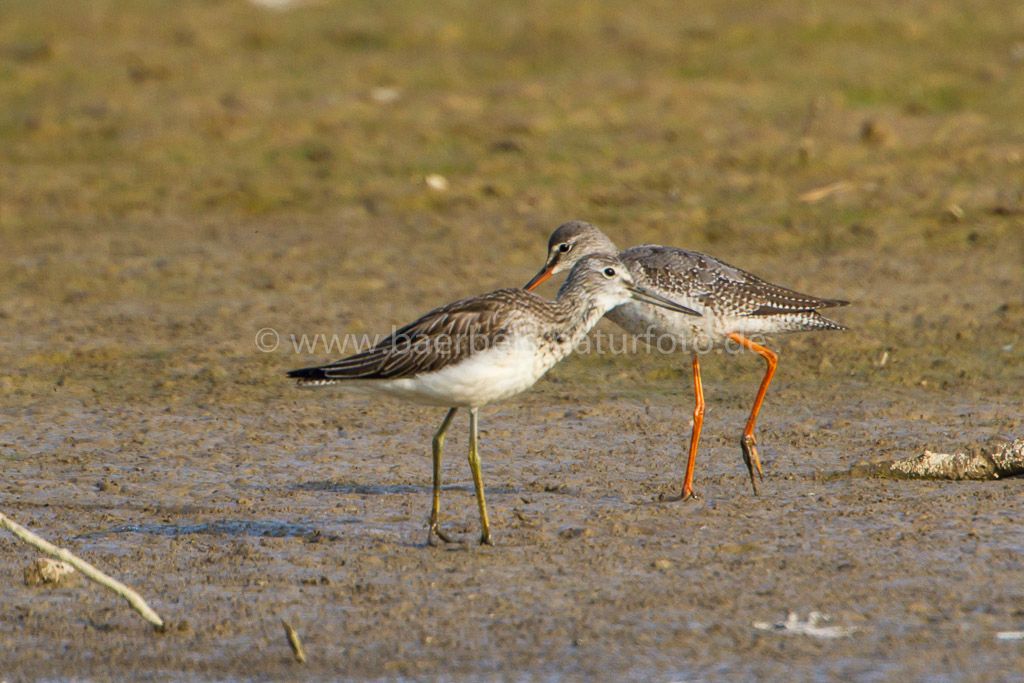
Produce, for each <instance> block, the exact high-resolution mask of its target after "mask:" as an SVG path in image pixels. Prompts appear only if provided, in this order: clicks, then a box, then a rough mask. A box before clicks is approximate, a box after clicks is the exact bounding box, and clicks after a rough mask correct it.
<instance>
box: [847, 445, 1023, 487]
mask: <svg viewBox="0 0 1024 683" xmlns="http://www.w3.org/2000/svg"><path fill="white" fill-rule="evenodd" d="M850 474H851V475H852V476H855V477H882V478H885V479H945V480H952V481H958V480H973V481H985V480H990V479H1002V478H1003V477H1013V476H1018V475H1024V439H1016V440H1015V441H1012V442H1009V443H1003V444H1000V445H999V446H998V447H996V448H993V449H989V450H982V449H974V450H971V451H957V452H956V453H932V452H931V451H925V452H924V453H922V454H921V455H917V456H914V457H911V458H903V459H901V460H888V461H885V462H869V463H860V464H857V465H854V466H853V467H852V468H851V469H850Z"/></svg>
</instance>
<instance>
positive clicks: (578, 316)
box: [555, 282, 608, 344]
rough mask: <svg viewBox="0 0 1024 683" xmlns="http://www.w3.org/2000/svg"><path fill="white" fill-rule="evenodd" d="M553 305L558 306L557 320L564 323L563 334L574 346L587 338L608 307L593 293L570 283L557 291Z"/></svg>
mask: <svg viewBox="0 0 1024 683" xmlns="http://www.w3.org/2000/svg"><path fill="white" fill-rule="evenodd" d="M555 305H556V306H558V312H559V318H560V319H561V320H563V321H564V323H563V330H564V332H563V333H564V334H565V336H566V337H568V338H569V339H571V340H572V342H573V343H574V344H575V343H576V342H577V341H579V340H581V339H582V338H583V337H585V336H587V333H588V332H590V330H591V328H593V327H594V325H596V324H597V321H599V320H600V319H601V317H602V316H603V315H604V314H605V313H607V312H608V307H607V306H606V305H603V304H602V303H601V302H600V301H599V300H598V299H597V297H595V296H594V293H593V292H590V291H588V289H587V288H586V287H584V286H580V285H579V284H578V283H571V282H569V283H566V284H565V285H564V286H563V287H562V289H560V290H559V292H558V298H557V299H556V300H555Z"/></svg>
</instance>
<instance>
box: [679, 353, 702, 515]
mask: <svg viewBox="0 0 1024 683" xmlns="http://www.w3.org/2000/svg"><path fill="white" fill-rule="evenodd" d="M693 401H694V403H693V431H692V432H690V457H689V459H688V460H687V461H686V476H685V477H683V500H686V499H687V498H695V497H696V496H695V495H694V493H693V468H694V465H695V464H696V463H697V444H699V443H700V430H701V427H703V426H704V386H703V384H701V380H700V361H699V360H697V354H696V353H695V354H693Z"/></svg>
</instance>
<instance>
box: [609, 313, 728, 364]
mask: <svg viewBox="0 0 1024 683" xmlns="http://www.w3.org/2000/svg"><path fill="white" fill-rule="evenodd" d="M680 303H682V304H683V305H688V304H687V303H686V302H685V301H681V302H680ZM606 317H607V318H608V319H609V320H611V321H612V322H613V323H615V324H616V325H618V326H619V327H621V328H622V329H624V330H626V331H627V332H629V333H630V334H633V335H635V336H637V337H639V338H641V339H643V340H644V341H646V342H647V343H648V344H650V345H651V347H653V348H657V349H659V350H662V351H665V352H668V351H670V350H671V351H710V350H711V349H712V348H714V347H715V346H716V345H721V344H722V343H723V342H724V341H725V338H726V335H727V334H728V332H729V331H727V330H725V329H724V328H722V326H721V321H720V320H717V319H716V318H715V317H714V316H701V317H697V316H693V315H686V314H684V313H676V312H674V311H668V310H665V309H663V308H658V307H656V306H651V305H649V304H643V303H639V302H630V303H626V304H622V305H621V306H619V307H617V308H614V309H612V310H611V311H610V312H609V313H608V314H607V316H606Z"/></svg>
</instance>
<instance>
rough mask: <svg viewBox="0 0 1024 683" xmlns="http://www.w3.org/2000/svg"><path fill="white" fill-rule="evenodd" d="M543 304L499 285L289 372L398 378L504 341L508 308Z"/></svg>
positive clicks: (306, 376) (322, 377)
mask: <svg viewBox="0 0 1024 683" xmlns="http://www.w3.org/2000/svg"><path fill="white" fill-rule="evenodd" d="M524 298H529V299H531V301H530V302H528V303H527V305H528V306H537V305H538V304H540V305H543V303H546V302H544V300H543V299H541V298H540V297H538V296H536V295H534V294H530V293H529V292H525V291H523V290H520V289H501V290H497V291H495V292H491V293H489V294H484V295H482V296H477V297H472V298H468V299H462V300H460V301H455V302H453V303H450V304H447V305H445V306H441V307H440V308H435V309H434V310H432V311H430V312H429V313H427V314H426V315H423V316H422V317H420V318H419V319H418V320H416V321H414V322H412V323H409V324H408V325H406V326H404V327H402V328H400V329H398V330H396V331H395V332H394V333H392V334H390V335H388V336H387V337H386V338H385V339H383V340H381V341H380V342H378V343H377V344H376V345H374V346H373V348H370V349H368V350H366V351H363V352H361V353H357V354H355V355H352V356H348V357H347V358H342V359H341V360H338V361H335V362H333V363H329V364H327V365H320V366H316V367H311V368H302V369H299V370H292V371H291V372H289V373H288V376H289V377H294V378H296V379H298V380H300V382H306V383H329V382H332V381H340V380H347V379H400V378H402V377H414V376H416V375H419V374H422V373H426V372H435V371H437V370H441V369H443V368H445V367H447V366H449V365H452V364H455V363H458V362H459V361H461V360H464V359H465V358H468V357H469V356H471V355H472V354H473V353H478V352H480V351H483V350H485V349H488V348H490V347H492V346H494V345H495V344H497V343H501V342H502V341H504V340H505V339H507V337H508V334H509V330H508V329H507V326H508V323H509V320H510V318H509V311H510V308H514V307H515V306H517V305H522V304H523V302H521V301H520V299H524Z"/></svg>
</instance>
